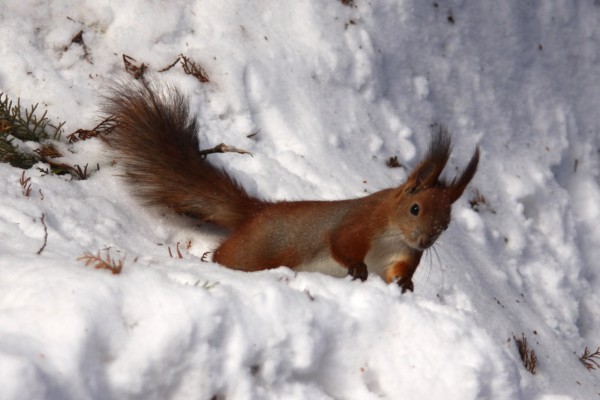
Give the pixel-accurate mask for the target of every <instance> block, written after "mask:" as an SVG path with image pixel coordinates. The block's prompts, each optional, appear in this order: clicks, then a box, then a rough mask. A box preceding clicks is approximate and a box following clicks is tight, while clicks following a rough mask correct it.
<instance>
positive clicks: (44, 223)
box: [37, 213, 48, 254]
mask: <svg viewBox="0 0 600 400" xmlns="http://www.w3.org/2000/svg"><path fill="white" fill-rule="evenodd" d="M45 219H46V215H44V213H42V219H41V221H42V225H43V226H44V244H42V247H40V249H39V250H38V251H37V254H42V251H44V249H45V248H46V244H47V243H48V227H47V226H46V220H45Z"/></svg>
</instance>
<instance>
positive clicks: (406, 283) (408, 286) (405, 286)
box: [398, 276, 415, 293]
mask: <svg viewBox="0 0 600 400" xmlns="http://www.w3.org/2000/svg"><path fill="white" fill-rule="evenodd" d="M398 286H400V287H401V288H402V293H406V292H407V291H411V292H413V291H414V290H415V285H414V283H413V281H412V279H411V278H408V277H406V276H404V277H402V278H400V279H399V280H398Z"/></svg>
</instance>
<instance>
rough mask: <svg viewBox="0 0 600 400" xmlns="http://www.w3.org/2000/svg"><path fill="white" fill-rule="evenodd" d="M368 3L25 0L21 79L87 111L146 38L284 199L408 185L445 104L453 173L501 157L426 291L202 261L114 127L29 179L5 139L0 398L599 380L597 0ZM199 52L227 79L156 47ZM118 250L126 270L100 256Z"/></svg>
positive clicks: (488, 165)
mask: <svg viewBox="0 0 600 400" xmlns="http://www.w3.org/2000/svg"><path fill="white" fill-rule="evenodd" d="M353 3H354V5H350V6H349V5H344V4H342V2H341V1H335V0H329V1H323V0H298V1H293V2H292V1H279V2H276V1H254V2H247V1H241V0H237V1H235V0H224V1H216V0H213V1H209V0H179V1H145V0H111V1H97V0H85V1H67V0H54V1H51V2H49V1H36V0H19V1H17V0H4V1H3V3H2V5H1V6H0V91H3V92H5V93H6V94H7V95H8V96H9V97H11V98H13V99H16V98H20V99H21V102H22V103H23V104H33V103H37V102H39V103H40V106H42V107H44V108H47V109H48V113H49V114H48V115H49V116H51V118H53V120H54V121H55V122H59V121H66V125H65V134H67V133H70V132H72V131H74V130H76V129H79V128H87V129H90V128H92V127H93V126H94V125H96V123H97V122H98V117H97V113H98V104H99V102H100V96H101V94H102V93H103V90H105V89H106V87H107V86H108V85H110V84H111V82H114V81H116V80H119V79H128V75H126V74H125V73H124V72H123V70H124V67H123V60H122V55H123V54H126V55H128V56H130V57H133V58H134V59H135V60H137V63H138V64H141V63H145V64H146V65H148V66H149V73H152V74H151V75H148V77H152V78H153V79H160V80H168V81H171V82H176V83H177V84H179V85H180V86H181V87H183V88H184V90H185V91H186V92H187V93H188V94H189V95H190V98H191V101H192V104H193V109H194V110H197V116H198V120H199V123H200V126H201V127H202V132H201V136H202V137H201V139H202V143H203V146H204V147H212V146H214V145H216V144H218V143H220V142H226V143H229V144H232V145H235V146H237V147H242V148H244V149H246V150H249V151H251V152H253V153H254V157H248V156H241V155H237V154H226V155H221V156H214V160H215V162H218V163H219V164H221V165H223V166H224V167H225V168H226V169H227V170H228V171H230V172H231V173H232V174H234V175H235V176H236V177H237V178H238V179H239V180H240V181H241V182H242V183H243V185H244V186H245V187H246V188H248V190H249V191H250V192H251V193H253V194H255V195H258V196H261V197H263V198H268V199H309V198H310V199H340V198H349V197H356V196H361V195H363V194H365V193H372V192H374V191H377V190H379V189H382V188H385V187H390V186H394V185H397V184H399V183H401V182H402V181H403V180H404V179H405V178H406V176H407V172H408V168H410V167H412V166H414V165H415V163H416V162H417V161H418V159H419V157H421V156H422V155H423V153H424V152H425V150H426V147H427V144H428V141H429V137H430V132H431V126H432V125H433V124H444V125H446V126H447V127H448V128H449V129H450V131H451V132H452V133H453V135H454V139H455V146H454V152H453V155H452V158H451V160H450V163H449V167H448V168H447V169H448V174H453V173H454V172H455V170H456V169H457V168H462V167H463V166H464V165H465V163H466V162H467V161H468V158H469V157H470V155H471V154H472V151H473V149H474V147H475V145H479V146H480V148H481V153H482V159H481V163H480V169H479V172H478V174H477V175H476V177H475V179H474V180H473V182H472V184H471V185H470V187H469V188H468V189H467V191H466V193H465V195H464V196H463V198H462V199H461V200H459V201H458V202H457V203H456V204H455V207H454V214H453V222H452V224H451V225H450V228H449V229H448V231H446V232H445V233H444V234H443V235H442V237H441V238H440V240H439V241H438V244H437V245H436V246H435V249H434V250H433V251H429V252H428V253H427V255H426V257H424V259H423V261H422V263H421V266H420V268H419V270H418V271H417V274H416V278H415V287H416V289H415V292H414V294H404V295H402V294H400V290H399V288H398V287H396V286H395V285H386V284H385V283H384V282H383V281H382V280H381V279H379V278H378V277H376V276H371V277H370V278H369V279H368V280H367V281H366V282H364V283H362V282H357V281H351V280H350V279H336V278H332V277H329V276H324V275H321V274H313V273H298V274H296V273H294V272H293V271H291V270H289V269H287V268H279V269H277V270H272V271H264V272H259V273H242V272H236V271H231V270H228V269H225V268H223V267H220V266H219V265H216V264H213V263H210V262H203V261H201V257H202V255H203V254H204V253H205V252H207V251H210V250H211V249H213V248H214V246H215V244H216V243H217V242H218V240H219V238H220V234H219V232H217V231H215V230H214V229H210V228H208V227H199V226H197V225H196V224H195V222H194V221H192V220H190V219H187V218H185V217H179V216H175V215H172V214H169V213H164V212H162V211H160V210H150V209H145V208H141V207H140V206H139V203H138V202H137V201H136V200H135V199H134V198H132V197H130V195H129V194H128V190H127V188H126V187H125V186H124V184H123V182H122V181H121V180H120V179H119V173H120V170H119V166H118V165H116V166H115V165H113V164H112V163H111V161H112V160H111V158H110V157H109V156H107V154H106V151H105V149H104V148H103V147H102V144H101V142H100V141H99V140H89V141H82V142H78V143H76V144H73V145H69V146H67V145H66V144H65V145H64V148H65V149H66V148H68V149H69V151H66V153H67V154H68V155H67V156H66V157H65V158H64V159H63V161H65V162H68V163H71V164H80V165H85V164H89V166H90V167H89V169H90V170H91V171H92V173H91V174H90V177H89V179H87V180H82V181H77V180H70V179H69V178H68V176H51V175H44V174H43V173H41V172H40V171H39V170H38V169H37V168H33V169H30V170H27V171H26V172H25V176H26V177H29V178H31V181H30V182H31V188H32V190H31V194H30V196H29V197H26V196H24V195H23V190H22V188H21V185H20V184H19V179H20V178H21V174H22V170H18V169H16V168H13V167H11V166H9V165H8V164H0V182H1V185H0V200H1V201H0V399H52V400H59V399H61V400H62V399H191V398H193V399H207V400H211V399H215V400H216V399H218V400H237V399H311V400H312V399H359V400H362V399H380V398H385V399H459V400H465V399H546V400H550V399H594V398H600V371H598V370H596V371H588V370H587V369H586V368H585V367H584V365H583V364H582V363H581V362H580V361H579V356H580V355H581V354H582V353H583V350H584V348H585V347H586V346H587V347H589V348H590V349H592V350H595V349H596V347H597V346H600V269H599V265H598V263H599V260H600V230H599V229H598V223H599V222H600V185H599V179H600V155H599V149H600V135H599V133H600V4H599V2H598V1H593V0H585V1H558V0H549V1H544V2H530V1H522V0H505V1H495V2H489V1H488V2H463V1H459V0H453V1H449V2H445V1H437V2H434V1H422V0H377V1H367V0H355V1H354V2H353ZM80 31H82V32H83V36H82V38H83V44H85V46H84V45H83V44H82V43H81V42H79V43H72V39H73V38H74V37H75V36H76V35H77V33H78V32H80ZM181 53H183V54H184V55H185V56H187V57H190V59H192V60H193V61H194V62H196V63H198V64H199V65H201V66H202V67H203V68H204V69H205V71H206V73H207V74H208V76H209V79H210V83H200V82H199V81H198V80H197V79H195V78H194V77H192V76H189V75H185V73H184V72H183V70H182V69H181V67H179V66H176V67H173V68H172V69H170V70H169V71H168V72H164V73H159V72H157V71H158V70H159V69H161V68H164V67H166V66H168V65H169V64H171V63H172V62H173V61H175V59H176V58H177V57H178V55H179V54H181ZM254 132H258V133H257V135H255V136H254V137H252V138H248V137H247V136H248V135H250V134H251V133H254ZM63 136H64V135H63ZM393 156H397V157H398V160H399V161H400V163H401V164H402V165H403V166H405V167H403V168H393V169H392V168H389V167H387V166H386V161H387V160H388V159H389V158H390V157H393ZM40 166H41V167H43V166H42V165H40ZM96 166H99V170H98V171H97V167H96ZM478 197H479V204H478V207H477V209H478V210H474V209H473V208H472V207H471V205H470V201H472V200H474V199H476V198H478ZM483 199H485V201H483ZM42 215H43V216H44V223H42V220H41V217H42ZM44 225H45V226H46V228H47V245H46V247H45V248H44V249H43V251H42V252H41V254H39V255H38V254H37V252H38V250H39V249H40V248H41V247H42V244H43V243H44V236H45V228H44ZM307 229H309V227H307ZM178 243H179V245H178ZM177 247H179V250H180V252H181V253H182V256H183V258H181V259H180V258H178V257H177ZM99 251H100V252H101V255H103V256H104V255H106V253H107V252H108V253H109V254H110V255H111V257H113V258H114V259H115V260H123V265H124V267H123V271H122V273H121V274H120V275H112V274H110V272H108V271H106V270H96V269H94V268H93V267H86V266H85V265H84V263H83V262H82V261H81V260H78V258H79V257H81V256H83V255H84V254H85V253H92V254H95V253H97V252H99ZM170 254H171V255H172V256H173V257H171V256H170ZM523 335H524V337H525V338H526V339H527V341H528V345H529V347H530V348H531V349H533V350H534V351H535V354H536V355H537V360H538V361H537V373H536V374H535V375H532V374H530V373H529V372H528V371H527V370H526V369H525V368H524V366H523V363H522V361H521V359H520V357H519V354H518V352H517V346H516V345H515V339H514V337H516V338H521V337H523Z"/></svg>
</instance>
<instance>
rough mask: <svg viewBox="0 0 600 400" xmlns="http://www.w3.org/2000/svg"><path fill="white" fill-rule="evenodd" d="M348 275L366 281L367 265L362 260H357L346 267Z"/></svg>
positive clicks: (367, 274)
mask: <svg viewBox="0 0 600 400" xmlns="http://www.w3.org/2000/svg"><path fill="white" fill-rule="evenodd" d="M348 275H351V276H352V279H360V280H361V281H366V280H367V276H369V271H368V270H367V265H366V264H365V263H364V262H358V263H355V264H352V265H351V266H350V267H348Z"/></svg>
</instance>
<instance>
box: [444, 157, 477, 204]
mask: <svg viewBox="0 0 600 400" xmlns="http://www.w3.org/2000/svg"><path fill="white" fill-rule="evenodd" d="M478 165H479V147H477V148H476V149H475V152H474V153H473V157H471V161H469V164H468V165H467V167H466V168H465V170H464V171H463V172H462V174H460V176H457V177H456V178H454V180H453V181H452V183H451V184H450V185H448V187H447V189H446V190H447V192H448V197H449V199H450V201H451V202H452V203H454V202H455V201H456V200H458V198H459V197H460V196H461V195H462V194H463V192H464V191H465V188H466V187H467V185H468V184H469V182H471V179H473V176H475V172H477V166H478Z"/></svg>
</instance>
